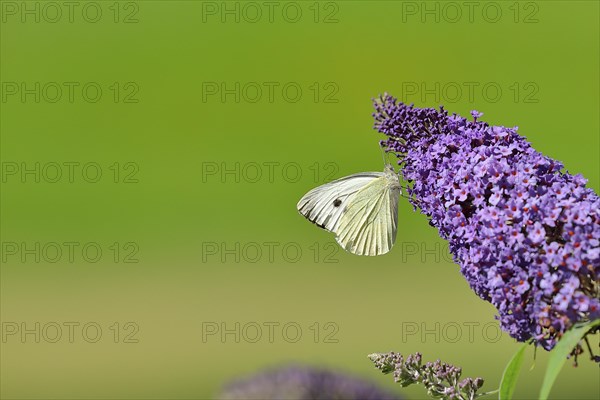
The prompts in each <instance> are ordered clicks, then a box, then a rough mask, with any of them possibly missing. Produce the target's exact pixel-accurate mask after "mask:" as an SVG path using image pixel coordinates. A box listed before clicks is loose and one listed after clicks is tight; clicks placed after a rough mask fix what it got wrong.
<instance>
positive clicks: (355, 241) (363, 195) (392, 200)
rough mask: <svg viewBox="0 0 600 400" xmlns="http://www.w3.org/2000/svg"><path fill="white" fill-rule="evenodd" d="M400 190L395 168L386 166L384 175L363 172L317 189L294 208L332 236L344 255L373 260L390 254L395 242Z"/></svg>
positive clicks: (310, 192)
mask: <svg viewBox="0 0 600 400" xmlns="http://www.w3.org/2000/svg"><path fill="white" fill-rule="evenodd" d="M401 188H402V187H401V185H400V181H399V179H398V175H397V174H396V172H395V171H394V168H393V167H392V166H391V165H386V167H385V170H384V171H383V172H362V173H358V174H354V175H350V176H346V177H344V178H340V179H337V180H335V181H332V182H329V183H326V184H324V185H321V186H319V187H316V188H314V189H312V190H311V191H309V192H308V193H306V194H305V195H304V196H303V197H302V198H301V199H300V201H299V202H298V205H297V208H298V211H299V212H300V213H301V214H302V215H304V216H305V217H306V218H307V219H308V220H309V221H311V222H313V223H315V224H316V225H317V226H319V227H321V228H323V229H325V230H327V231H330V232H332V233H334V234H335V235H336V241H337V242H338V243H339V244H340V246H342V247H343V248H344V249H345V250H346V251H349V252H350V253H353V254H357V255H367V256H376V255H381V254H385V253H387V252H388V251H390V250H391V248H392V246H393V244H394V241H395V240H396V231H397V226H398V198H399V197H400V194H401Z"/></svg>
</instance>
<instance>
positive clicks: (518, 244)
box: [373, 95, 600, 350]
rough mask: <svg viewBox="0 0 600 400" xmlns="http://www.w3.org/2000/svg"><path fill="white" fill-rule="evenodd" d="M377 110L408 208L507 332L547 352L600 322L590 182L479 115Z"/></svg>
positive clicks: (599, 217)
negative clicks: (583, 326) (575, 330)
mask: <svg viewBox="0 0 600 400" xmlns="http://www.w3.org/2000/svg"><path fill="white" fill-rule="evenodd" d="M374 105H375V113H374V114H373V116H374V118H375V128H376V129H377V130H378V131H379V132H381V133H384V134H386V135H387V136H388V139H387V140H385V141H382V144H383V145H385V146H387V148H388V151H393V152H395V153H396V154H397V156H398V157H399V158H400V162H399V164H400V165H401V168H402V174H403V177H404V179H405V180H406V181H408V182H409V185H410V187H409V188H408V193H409V194H410V196H411V200H410V201H411V203H412V204H413V206H414V207H415V209H416V208H417V207H418V208H420V210H421V212H422V213H423V214H425V215H427V216H428V217H429V219H430V224H431V225H432V226H435V227H436V228H437V229H438V231H439V234H440V236H441V237H442V238H444V239H446V240H448V242H449V247H450V251H451V253H452V254H453V257H454V260H455V261H456V262H457V263H458V264H459V265H460V267H461V272H462V273H463V275H464V276H465V278H466V279H467V281H468V282H469V284H470V286H471V288H472V289H473V290H474V291H475V293H476V294H477V295H478V296H480V297H481V298H482V299H484V300H486V301H489V302H491V303H492V304H493V305H494V306H495V307H496V308H497V310H498V313H499V317H498V318H499V320H500V323H501V326H502V328H503V329H504V330H505V331H507V332H508V333H509V334H510V335H511V336H512V337H514V338H516V339H517V340H518V341H521V342H523V341H527V340H529V339H533V340H534V341H535V342H536V344H538V345H541V346H542V347H544V348H545V349H547V350H550V349H552V348H553V347H554V345H555V344H556V341H557V340H558V339H559V338H560V337H561V336H562V334H563V333H564V332H565V331H566V330H567V329H568V328H570V327H571V326H572V325H573V324H574V323H576V322H579V321H582V322H585V321H589V320H595V319H597V318H599V317H600V301H599V298H598V297H599V296H598V295H599V286H600V285H599V274H600V268H599V266H600V249H599V248H600V198H599V197H598V195H597V194H596V193H594V192H593V191H592V190H591V189H589V188H586V186H585V184H586V182H587V181H586V179H584V178H583V177H582V176H581V175H571V174H569V173H566V172H561V169H562V168H563V165H562V164H561V163H560V162H559V161H556V160H553V159H551V158H549V157H546V156H544V155H543V154H541V153H539V152H537V151H535V150H534V149H533V148H532V147H531V145H530V143H528V142H527V141H526V140H525V138H523V137H522V136H519V135H518V134H517V128H516V127H515V128H506V127H503V126H489V125H488V124H487V123H485V122H481V121H478V120H477V119H478V118H480V117H481V116H482V114H481V113H479V112H476V111H472V112H471V115H472V117H473V119H474V120H473V121H470V120H467V119H466V118H462V117H460V116H458V115H448V113H447V111H445V110H444V109H443V107H440V109H439V110H436V109H433V108H416V107H414V106H413V105H406V104H403V103H400V102H397V100H396V99H395V98H393V97H391V96H389V95H384V96H381V97H380V98H379V99H377V100H376V101H375V104H374Z"/></svg>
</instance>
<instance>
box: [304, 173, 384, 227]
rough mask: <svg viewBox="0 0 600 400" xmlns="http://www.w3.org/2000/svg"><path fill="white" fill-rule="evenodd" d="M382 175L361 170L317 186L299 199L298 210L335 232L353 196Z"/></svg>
mask: <svg viewBox="0 0 600 400" xmlns="http://www.w3.org/2000/svg"><path fill="white" fill-rule="evenodd" d="M382 176H383V173H382V172H363V173H359V174H354V175H350V176H346V177H344V178H341V179H337V180H335V181H332V182H329V183H326V184H324V185H321V186H318V187H316V188H314V189H312V190H311V191H309V192H308V193H306V194H305V195H304V196H303V197H302V198H301V199H300V201H299V202H298V204H297V208H298V211H299V212H300V213H301V214H302V215H304V216H305V217H306V218H307V219H308V220H309V221H311V222H313V223H314V224H316V225H318V226H319V227H321V228H323V229H326V230H328V231H330V232H333V233H336V230H337V228H338V226H339V221H340V217H341V216H342V214H343V213H344V210H345V209H346V207H347V206H348V204H349V203H350V202H351V201H352V199H353V198H354V196H355V195H356V194H357V193H358V192H359V191H360V190H361V189H362V188H364V187H365V186H367V185H369V184H370V183H372V182H373V181H375V180H377V179H379V178H381V177H382Z"/></svg>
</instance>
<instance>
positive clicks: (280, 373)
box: [218, 365, 401, 400]
mask: <svg viewBox="0 0 600 400" xmlns="http://www.w3.org/2000/svg"><path fill="white" fill-rule="evenodd" d="M218 398H219V399H221V400H242V399H244V400H248V399H251V400H259V399H260V400H268V399H277V400H286V399H287V400H321V399H322V400H329V399H338V400H400V399H401V397H399V396H397V395H394V394H393V393H390V392H387V391H384V390H381V389H379V388H378V387H377V386H375V385H373V384H372V383H370V382H367V381H365V380H362V379H359V378H356V377H354V376H351V375H347V374H345V373H342V372H338V371H332V370H328V369H325V368H317V367H310V366H301V365H292V366H285V367H280V368H277V369H273V370H269V371H265V372H259V373H258V374H256V375H254V376H250V377H248V378H244V379H239V380H236V381H234V382H231V383H229V384H228V385H226V386H225V387H224V388H223V390H222V392H221V394H220V395H219V397H218Z"/></svg>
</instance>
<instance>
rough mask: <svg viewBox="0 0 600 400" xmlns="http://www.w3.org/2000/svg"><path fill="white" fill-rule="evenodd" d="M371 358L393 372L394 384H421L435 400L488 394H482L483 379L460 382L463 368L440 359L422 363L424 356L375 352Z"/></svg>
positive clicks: (383, 369) (469, 398)
mask: <svg viewBox="0 0 600 400" xmlns="http://www.w3.org/2000/svg"><path fill="white" fill-rule="evenodd" d="M369 358H370V359H371V361H373V363H374V364H375V367H376V368H377V369H379V370H381V372H383V373H384V374H389V373H392V374H393V375H394V381H395V382H397V383H399V384H400V385H401V386H402V387H406V386H409V385H413V384H421V385H423V386H424V387H425V389H426V390H427V394H428V395H429V396H430V397H433V398H442V399H449V400H473V399H475V398H477V397H479V396H483V395H484V394H487V393H480V394H478V393H477V391H478V390H479V389H480V388H481V387H482V386H483V379H481V378H475V379H471V378H464V379H462V380H461V379H460V376H461V374H462V369H461V368H460V367H456V366H454V365H451V364H446V363H444V362H441V361H440V360H437V361H435V362H428V363H426V364H424V365H423V364H422V361H421V354H420V353H415V354H410V355H409V356H407V357H406V359H405V358H404V357H402V354H399V353H394V352H390V353H374V354H370V355H369Z"/></svg>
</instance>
